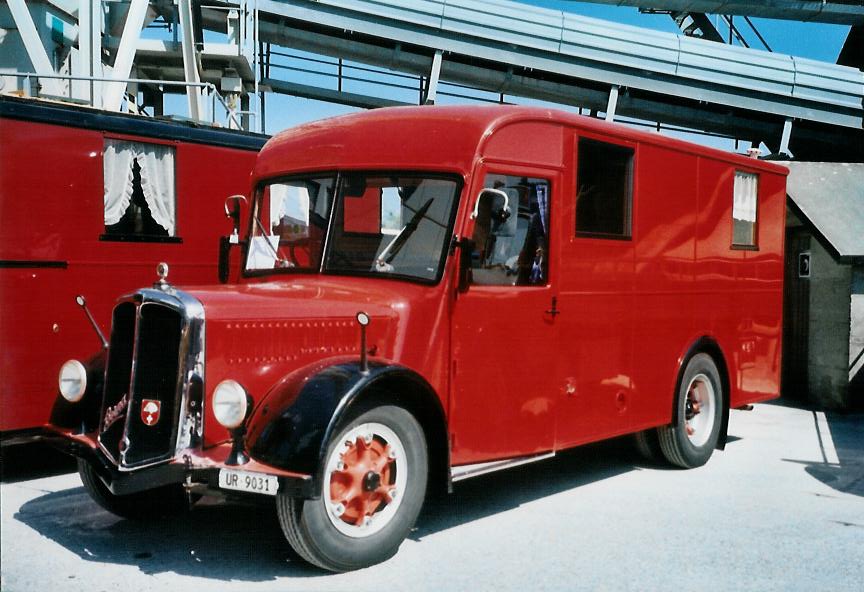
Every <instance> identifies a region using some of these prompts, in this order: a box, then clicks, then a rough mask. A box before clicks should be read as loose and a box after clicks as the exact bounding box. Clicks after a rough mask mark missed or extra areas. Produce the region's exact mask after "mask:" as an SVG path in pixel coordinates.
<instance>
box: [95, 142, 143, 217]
mask: <svg viewBox="0 0 864 592" xmlns="http://www.w3.org/2000/svg"><path fill="white" fill-rule="evenodd" d="M135 146H136V144H135V143H134V142H121V141H120V140H105V153H104V155H103V159H102V168H103V171H104V174H105V225H106V226H110V225H112V224H117V222H119V221H120V218H122V217H123V214H124V213H126V209H127V208H128V207H129V202H130V201H131V200H132V177H133V175H132V161H133V160H134V159H135Z"/></svg>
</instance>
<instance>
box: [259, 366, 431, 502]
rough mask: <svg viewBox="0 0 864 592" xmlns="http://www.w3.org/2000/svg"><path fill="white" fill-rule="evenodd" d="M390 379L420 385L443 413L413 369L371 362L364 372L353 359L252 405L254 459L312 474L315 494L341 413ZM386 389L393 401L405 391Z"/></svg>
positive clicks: (290, 384)
mask: <svg viewBox="0 0 864 592" xmlns="http://www.w3.org/2000/svg"><path fill="white" fill-rule="evenodd" d="M395 383H398V384H400V385H406V384H407V385H410V387H411V388H410V389H408V390H410V391H412V392H417V390H418V389H419V390H422V391H423V393H422V394H423V395H425V397H424V398H425V400H427V401H428V400H434V401H436V402H437V403H436V405H437V409H436V410H435V413H438V414H440V417H441V418H443V410H442V409H441V407H440V401H439V400H438V397H437V396H436V395H435V394H434V390H433V389H432V387H431V386H430V385H429V383H428V382H426V380H424V379H423V378H422V377H421V376H420V375H418V374H417V373H416V372H413V371H412V370H409V369H408V368H404V367H402V366H388V365H383V364H375V363H372V364H370V366H369V370H368V371H367V372H363V371H361V369H360V365H359V364H358V363H344V364H337V365H334V366H330V367H327V368H325V369H323V370H321V371H320V372H318V373H316V374H314V375H313V376H311V377H309V378H308V379H306V380H304V381H302V383H301V386H299V388H298V387H297V386H295V385H296V384H297V383H295V382H293V381H290V382H286V383H281V384H280V385H277V386H276V387H274V389H280V388H282V389H295V390H296V393H278V392H277V393H274V391H271V392H270V393H268V394H267V397H266V398H265V399H264V400H263V401H262V404H261V405H259V406H257V407H256V409H255V411H254V412H253V414H252V417H251V418H250V419H249V430H248V434H249V437H248V440H247V444H248V446H249V452H250V454H251V456H252V457H253V458H255V459H256V460H259V461H261V462H264V463H266V464H269V465H271V466H274V467H278V468H280V469H284V470H286V471H294V472H298V473H306V474H309V475H312V478H313V481H314V487H313V488H312V490H313V491H314V492H316V496H317V495H320V491H321V472H322V471H323V467H324V463H325V456H326V454H327V444H328V442H329V441H330V439H331V438H332V437H333V435H334V432H336V430H338V429H339V427H340V421H341V420H342V418H343V417H345V415H346V413H347V412H348V411H349V410H350V408H351V406H352V405H353V404H354V403H355V402H356V401H357V400H358V398H359V397H360V396H361V395H362V394H364V393H367V392H369V391H371V390H374V389H376V388H377V387H378V386H384V385H386V384H395ZM400 390H401V389H400ZM391 394H393V396H395V397H397V398H396V400H395V402H396V403H398V402H399V399H398V397H400V396H410V395H408V394H406V393H404V392H400V393H391ZM274 395H277V396H274ZM280 395H281V396H280ZM429 395H431V397H430V396H429ZM280 400H281V401H285V403H284V405H283V407H282V408H271V405H270V403H268V401H280Z"/></svg>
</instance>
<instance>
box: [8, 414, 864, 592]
mask: <svg viewBox="0 0 864 592" xmlns="http://www.w3.org/2000/svg"><path fill="white" fill-rule="evenodd" d="M729 432H730V436H731V438H730V443H729V445H728V447H727V449H726V451H725V452H720V453H717V454H715V456H714V457H713V458H712V459H711V461H710V462H709V463H708V465H706V466H705V467H702V468H700V469H696V470H692V471H681V470H674V469H666V468H662V467H657V466H651V465H649V464H645V463H641V462H640V461H638V460H636V458H635V457H634V456H633V455H632V454H631V453H630V451H629V447H628V446H627V445H626V444H627V442H626V441H616V442H612V443H605V444H601V445H592V446H587V447H583V448H581V449H578V450H576V451H574V452H571V453H567V454H563V455H559V456H558V457H557V458H555V459H552V460H550V461H545V462H542V463H536V464H534V465H528V466H524V467H520V468H516V469H512V470H510V471H506V472H501V473H497V474H493V475H488V476H485V477H479V478H476V479H474V480H469V481H466V482H463V483H461V484H460V485H459V486H458V487H457V490H456V493H455V494H454V495H451V496H449V497H448V498H446V499H444V500H442V501H439V502H436V503H434V504H431V505H430V506H429V507H427V508H426V510H425V511H424V513H423V515H422V516H421V518H420V520H419V522H418V524H417V526H416V529H415V530H414V532H413V533H412V535H411V537H410V538H409V539H408V540H407V541H405V543H404V544H403V545H402V548H401V550H400V551H399V553H398V554H397V555H396V557H394V558H393V559H391V560H390V561H387V562H386V563H384V564H382V565H379V566H375V567H372V568H369V569H366V570H362V571H359V572H355V573H351V574H340V575H330V574H325V573H323V572H321V571H318V570H316V569H313V568H310V567H307V566H306V565H305V564H303V563H302V562H300V561H299V560H298V559H296V558H295V557H294V556H293V555H292V553H291V551H290V549H289V548H288V545H287V543H286V542H285V541H284V539H283V537H282V534H281V532H280V530H279V527H278V524H277V522H276V518H275V508H274V507H273V505H272V503H264V504H263V505H260V506H251V505H237V504H226V503H221V502H220V503H212V502H210V503H207V502H204V503H199V504H198V505H196V506H195V508H194V509H193V511H192V512H191V513H190V514H189V515H187V516H184V517H182V518H174V519H154V520H152V521H149V522H138V523H136V522H130V521H126V520H121V519H118V518H115V517H113V516H111V515H109V514H107V513H106V512H104V511H102V510H101V509H100V508H98V507H97V506H96V504H95V503H93V502H91V501H90V499H89V498H88V497H87V494H86V493H85V492H84V490H83V488H82V487H81V483H80V481H79V480H78V476H77V475H76V474H68V473H67V474H56V473H59V472H62V471H65V470H68V469H70V467H71V465H70V464H69V463H68V462H67V461H65V460H63V459H59V460H58V459H57V457H56V456H53V453H51V452H49V451H44V450H41V449H35V448H30V449H27V450H21V449H16V448H11V449H7V450H4V452H3V455H4V459H3V470H4V476H3V481H2V485H0V506H2V522H0V528H2V530H0V534H2V547H0V549H2V590H4V591H6V590H8V591H25V590H38V591H51V590H67V589H77V590H86V591H88V592H98V591H103V590H123V591H132V590H148V591H151V590H152V591H157V590H172V591H173V590H179V589H185V590H206V591H207V592H215V591H220V590H243V591H259V590H281V591H291V590H303V591H310V590H351V591H352V592H359V591H362V590H375V591H376V592H377V591H380V590H392V591H398V590H412V591H415V590H434V591H436V592H438V591H441V590H448V591H449V590H471V591H472V592H476V591H479V590H495V591H498V590H583V589H584V590H615V591H617V590H628V589H629V590H664V591H665V590H700V591H701V590H760V591H764V590H807V591H808V592H809V591H813V590H831V591H839V590H861V589H862V582H864V415H857V416H835V415H830V414H829V415H828V416H827V417H826V416H825V415H823V414H821V413H818V412H812V411H808V410H803V409H796V408H792V407H787V406H783V405H780V404H765V405H758V406H756V409H755V410H754V411H750V412H747V411H734V412H733V414H732V418H731V422H730V430H729ZM34 457H36V458H34Z"/></svg>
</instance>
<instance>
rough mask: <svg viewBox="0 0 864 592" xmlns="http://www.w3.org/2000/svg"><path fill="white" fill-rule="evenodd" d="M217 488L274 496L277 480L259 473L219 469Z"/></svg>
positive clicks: (277, 484)
mask: <svg viewBox="0 0 864 592" xmlns="http://www.w3.org/2000/svg"><path fill="white" fill-rule="evenodd" d="M219 487H221V488H222V489H233V490H235V491H248V492H250V493H263V494H264V495H276V492H278V491H279V479H277V478H276V477H274V476H272V475H262V474H261V473H249V472H247V471H235V470H234V469H219Z"/></svg>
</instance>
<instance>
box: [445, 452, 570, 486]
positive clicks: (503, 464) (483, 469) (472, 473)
mask: <svg viewBox="0 0 864 592" xmlns="http://www.w3.org/2000/svg"><path fill="white" fill-rule="evenodd" d="M553 456H555V452H546V453H543V454H537V455H534V456H520V457H519V458H508V459H504V460H493V461H490V462H482V463H475V464H472V465H460V466H458V467H450V480H451V481H453V482H454V483H455V482H456V481H462V480H464V479H470V478H471V477H478V476H480V475H485V474H487V473H493V472H495V471H501V470H503V469H510V468H512V467H518V466H519V465H527V464H528V463H532V462H537V461H538V460H546V459H547V458H552V457H553Z"/></svg>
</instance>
